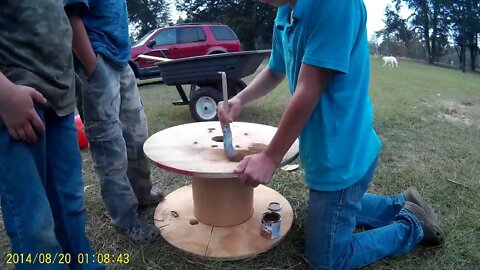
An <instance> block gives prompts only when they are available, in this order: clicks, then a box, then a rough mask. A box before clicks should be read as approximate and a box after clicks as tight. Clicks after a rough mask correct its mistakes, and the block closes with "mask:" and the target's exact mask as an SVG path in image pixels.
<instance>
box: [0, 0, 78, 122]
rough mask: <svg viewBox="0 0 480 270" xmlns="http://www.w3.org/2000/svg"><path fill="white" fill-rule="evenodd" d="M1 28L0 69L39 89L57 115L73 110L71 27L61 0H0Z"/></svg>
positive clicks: (13, 77) (12, 79)
mask: <svg viewBox="0 0 480 270" xmlns="http://www.w3.org/2000/svg"><path fill="white" fill-rule="evenodd" d="M0 29H1V31H0V71H1V72H2V73H3V74H4V75H5V76H6V77H7V78H8V79H10V80H11V81H12V82H13V83H15V84H20V85H26V86H30V87H33V88H35V89H36V90H38V91H39V92H41V93H42V94H43V95H44V97H45V98H46V99H47V100H48V101H49V103H50V104H51V105H52V107H53V109H54V110H55V111H56V112H57V114H58V115H59V116H64V115H67V114H70V113H72V112H73V111H74V108H75V104H74V103H75V88H74V86H75V81H74V80H75V73H74V69H73V54H72V30H71V26H70V23H69V21H68V18H67V16H66V14H65V11H64V9H63V1H62V0H35V1H32V0H4V1H1V2H0ZM1 122H2V121H1V118H0V124H1Z"/></svg>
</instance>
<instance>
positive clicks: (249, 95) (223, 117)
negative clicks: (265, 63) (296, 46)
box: [217, 67, 285, 127]
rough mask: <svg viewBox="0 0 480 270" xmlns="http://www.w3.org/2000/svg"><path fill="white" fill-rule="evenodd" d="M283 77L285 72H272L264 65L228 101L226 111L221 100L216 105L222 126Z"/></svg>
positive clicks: (263, 94) (278, 82)
mask: <svg viewBox="0 0 480 270" xmlns="http://www.w3.org/2000/svg"><path fill="white" fill-rule="evenodd" d="M284 78H285V74H283V73H277V72H273V71H271V70H270V68H269V67H266V68H264V69H263V70H262V71H261V72H260V73H259V74H258V75H257V76H256V77H255V78H254V79H253V81H252V82H251V83H250V84H249V85H248V86H247V87H246V88H245V89H243V91H242V92H240V93H239V94H238V95H236V96H235V97H233V98H231V99H230V100H229V101H228V107H229V110H228V112H225V110H224V107H223V101H222V102H220V103H219V104H218V106H217V113H218V119H219V120H220V123H221V125H222V127H223V125H224V124H225V123H231V122H232V121H233V119H234V118H236V117H237V116H238V115H239V114H240V111H241V110H242V108H243V107H244V106H245V105H247V104H248V103H250V102H252V101H254V100H256V99H259V98H261V97H263V96H265V95H266V94H268V93H270V92H271V91H272V90H273V89H275V87H277V86H278V85H279V84H280V83H281V82H282V81H283V79H284Z"/></svg>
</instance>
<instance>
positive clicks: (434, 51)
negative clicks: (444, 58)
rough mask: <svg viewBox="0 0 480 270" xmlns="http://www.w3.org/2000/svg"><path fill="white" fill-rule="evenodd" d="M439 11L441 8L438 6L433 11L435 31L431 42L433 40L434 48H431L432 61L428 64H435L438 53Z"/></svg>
mask: <svg viewBox="0 0 480 270" xmlns="http://www.w3.org/2000/svg"><path fill="white" fill-rule="evenodd" d="M438 10H439V6H438V4H436V5H435V8H434V10H433V19H432V29H433V33H432V37H431V40H432V47H431V49H430V50H431V52H430V59H429V60H428V62H429V63H430V64H433V63H434V62H435V56H436V53H437V33H438V18H437V16H438Z"/></svg>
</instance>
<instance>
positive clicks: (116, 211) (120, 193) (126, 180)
mask: <svg viewBox="0 0 480 270" xmlns="http://www.w3.org/2000/svg"><path fill="white" fill-rule="evenodd" d="M78 74H79V75H80V78H81V79H82V81H83V87H82V95H81V96H82V99H83V102H82V103H83V117H84V122H85V132H86V135H87V138H88V141H89V144H90V152H91V155H92V159H93V162H94V165H95V172H96V174H97V177H98V179H99V181H100V189H101V194H102V199H103V201H104V203H105V206H106V208H107V210H108V213H109V214H110V217H111V218H112V220H113V222H114V223H115V224H116V225H117V226H119V227H120V228H123V229H128V227H129V226H130V225H132V224H133V222H134V221H135V219H136V218H137V207H138V200H141V199H142V198H144V197H146V196H147V195H148V194H150V191H151V189H152V183H151V182H150V167H149V162H148V160H147V159H146V157H145V154H144V153H143V143H144V142H145V140H146V139H147V137H148V128H147V121H146V117H145V112H144V111H143V105H142V102H141V100H140V94H139V91H138V88H137V84H136V81H135V76H134V74H133V71H132V70H131V68H130V67H129V66H127V67H126V68H125V69H123V70H121V71H119V70H118V69H115V68H114V67H113V66H112V65H111V64H110V63H109V62H108V59H106V58H104V57H103V56H102V55H100V54H99V55H98V56H97V66H96V69H95V71H94V72H93V74H92V75H91V76H90V77H88V78H87V76H86V74H85V72H84V71H83V70H78Z"/></svg>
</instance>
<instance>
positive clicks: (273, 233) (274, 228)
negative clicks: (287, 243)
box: [260, 212, 282, 240]
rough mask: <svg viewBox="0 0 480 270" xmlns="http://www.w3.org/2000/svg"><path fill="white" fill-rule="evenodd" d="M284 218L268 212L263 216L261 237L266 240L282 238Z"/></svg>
mask: <svg viewBox="0 0 480 270" xmlns="http://www.w3.org/2000/svg"><path fill="white" fill-rule="evenodd" d="M281 221H282V217H281V216H280V214H279V213H277V212H266V213H264V214H263V215H262V225H261V230H260V235H261V236H262V237H263V238H266V239H272V240H273V239H277V238H278V237H280V224H281Z"/></svg>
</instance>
